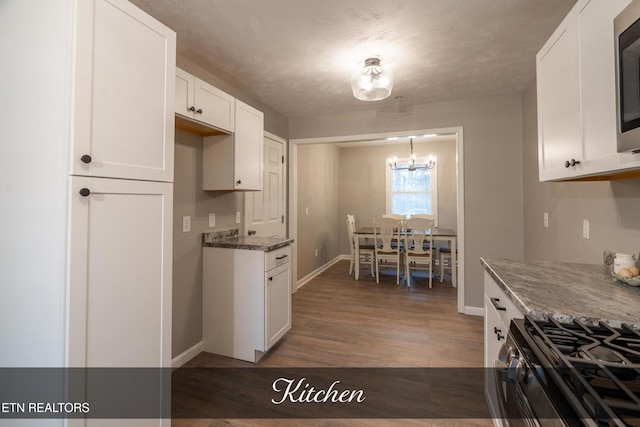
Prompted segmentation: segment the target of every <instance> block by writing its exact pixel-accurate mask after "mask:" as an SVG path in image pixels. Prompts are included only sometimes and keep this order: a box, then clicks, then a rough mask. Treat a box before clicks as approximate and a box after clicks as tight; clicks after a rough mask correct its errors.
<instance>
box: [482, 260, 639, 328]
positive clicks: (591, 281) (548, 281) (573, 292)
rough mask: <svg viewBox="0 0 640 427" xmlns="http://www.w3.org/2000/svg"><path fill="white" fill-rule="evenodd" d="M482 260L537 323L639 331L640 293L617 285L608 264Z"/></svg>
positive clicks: (635, 289)
mask: <svg viewBox="0 0 640 427" xmlns="http://www.w3.org/2000/svg"><path fill="white" fill-rule="evenodd" d="M480 260H481V263H482V266H483V267H484V269H485V270H486V271H487V272H488V273H489V275H490V276H491V277H492V278H493V279H494V280H495V281H496V283H497V284H498V286H500V287H501V288H502V289H503V290H504V291H505V292H506V294H507V296H508V297H509V298H510V299H511V300H512V301H513V302H514V303H515V304H516V306H517V307H518V308H519V309H520V311H522V312H523V313H524V314H528V315H529V316H531V317H533V318H534V319H536V320H546V319H547V318H548V317H552V318H554V319H556V320H558V321H559V322H562V323H567V322H571V321H573V320H579V321H581V322H583V323H585V324H587V325H597V324H598V322H599V321H603V322H604V323H607V324H608V325H610V326H612V327H620V325H621V324H622V323H626V324H628V325H630V326H632V327H634V328H640V288H636V287H632V286H628V285H626V284H624V283H620V282H617V281H616V280H615V279H614V278H613V277H612V276H611V274H610V273H607V272H605V270H604V267H603V265H593V264H573V263H560V262H551V261H515V260H508V259H495V258H481V259H480Z"/></svg>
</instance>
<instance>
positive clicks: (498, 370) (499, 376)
mask: <svg viewBox="0 0 640 427" xmlns="http://www.w3.org/2000/svg"><path fill="white" fill-rule="evenodd" d="M493 374H494V376H495V378H494V379H495V384H496V393H497V396H498V412H500V417H501V418H502V426H503V427H509V419H508V418H507V408H506V407H505V402H506V400H507V399H506V397H505V394H504V388H503V384H504V383H505V382H507V381H508V379H507V365H506V364H505V363H504V362H502V361H501V360H498V359H496V360H494V361H493Z"/></svg>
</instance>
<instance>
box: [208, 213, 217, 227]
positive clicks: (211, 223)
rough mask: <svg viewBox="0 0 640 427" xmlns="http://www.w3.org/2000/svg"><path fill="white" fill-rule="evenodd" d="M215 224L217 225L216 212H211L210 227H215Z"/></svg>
mask: <svg viewBox="0 0 640 427" xmlns="http://www.w3.org/2000/svg"><path fill="white" fill-rule="evenodd" d="M215 226H216V214H214V213H210V214H209V228H213V227H215Z"/></svg>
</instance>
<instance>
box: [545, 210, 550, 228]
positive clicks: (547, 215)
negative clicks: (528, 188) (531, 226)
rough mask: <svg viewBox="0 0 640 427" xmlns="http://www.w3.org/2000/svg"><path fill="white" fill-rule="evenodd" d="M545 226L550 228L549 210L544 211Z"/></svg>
mask: <svg viewBox="0 0 640 427" xmlns="http://www.w3.org/2000/svg"><path fill="white" fill-rule="evenodd" d="M544 228H549V212H545V213H544Z"/></svg>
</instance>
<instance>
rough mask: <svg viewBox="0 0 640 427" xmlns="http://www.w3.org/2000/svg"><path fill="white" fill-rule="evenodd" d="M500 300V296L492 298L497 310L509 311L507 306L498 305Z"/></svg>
mask: <svg viewBox="0 0 640 427" xmlns="http://www.w3.org/2000/svg"><path fill="white" fill-rule="evenodd" d="M499 301H500V298H491V303H492V304H493V306H494V307H495V308H496V310H498V311H507V308H506V307H500V306H499V305H498V302H499Z"/></svg>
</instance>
